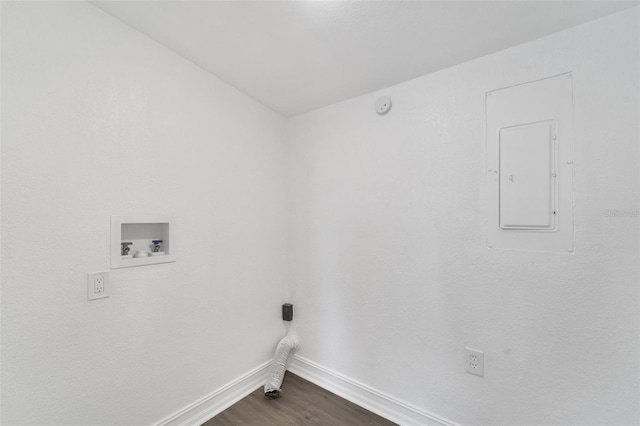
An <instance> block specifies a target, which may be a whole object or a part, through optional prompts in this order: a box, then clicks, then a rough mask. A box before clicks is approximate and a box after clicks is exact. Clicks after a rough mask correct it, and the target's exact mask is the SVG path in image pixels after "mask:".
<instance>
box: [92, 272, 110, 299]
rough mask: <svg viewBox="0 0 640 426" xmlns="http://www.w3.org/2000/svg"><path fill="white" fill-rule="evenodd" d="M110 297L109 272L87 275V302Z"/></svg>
mask: <svg viewBox="0 0 640 426" xmlns="http://www.w3.org/2000/svg"><path fill="white" fill-rule="evenodd" d="M105 297H109V272H93V273H89V274H87V300H95V299H102V298H105Z"/></svg>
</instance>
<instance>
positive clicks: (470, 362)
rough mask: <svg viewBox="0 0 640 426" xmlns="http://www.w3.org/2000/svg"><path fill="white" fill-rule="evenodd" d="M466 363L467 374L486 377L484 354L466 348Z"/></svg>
mask: <svg viewBox="0 0 640 426" xmlns="http://www.w3.org/2000/svg"><path fill="white" fill-rule="evenodd" d="M464 362H465V365H466V369H467V373H470V374H475V375H476V376H480V377H484V352H482V351H478V350H476V349H471V348H464Z"/></svg>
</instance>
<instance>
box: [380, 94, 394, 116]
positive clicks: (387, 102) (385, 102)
mask: <svg viewBox="0 0 640 426" xmlns="http://www.w3.org/2000/svg"><path fill="white" fill-rule="evenodd" d="M390 109H391V98H390V97H388V96H381V97H379V98H378V99H377V100H376V112H377V113H378V114H380V115H384V114H386V113H388V112H389V110H390Z"/></svg>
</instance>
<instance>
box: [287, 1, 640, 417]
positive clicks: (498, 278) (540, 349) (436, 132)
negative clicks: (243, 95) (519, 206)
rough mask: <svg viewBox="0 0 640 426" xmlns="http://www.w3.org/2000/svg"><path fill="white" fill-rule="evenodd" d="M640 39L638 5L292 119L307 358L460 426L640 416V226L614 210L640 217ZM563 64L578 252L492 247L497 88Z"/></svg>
mask: <svg viewBox="0 0 640 426" xmlns="http://www.w3.org/2000/svg"><path fill="white" fill-rule="evenodd" d="M638 36H639V34H638V9H637V8H635V9H632V10H629V11H626V12H622V13H619V14H616V15H612V16H610V17H607V18H604V19H601V20H598V21H594V22H592V23H588V24H585V25H583V26H580V27H576V28H573V29H571V30H568V31H565V32H562V33H558V34H556V35H553V36H550V37H547V38H544V39H541V40H538V41H535V42H531V43H528V44H525V45H521V46H518V47H515V48H512V49H509V50H506V51H502V52H499V53H496V54H493V55H490V56H487V57H483V58H480V59H477V60H474V61H472V62H468V63H465V64H462V65H459V66H456V67H453V68H450V69H447V70H444V71H441V72H437V73H434V74H431V75H427V76H424V77H421V78H418V79H416V80H412V81H409V82H406V83H403V84H400V85H397V86H394V87H391V88H389V89H388V90H383V91H380V92H376V93H371V94H369V95H365V96H361V97H357V98H354V99H351V100H349V101H346V102H343V103H340V104H336V105H332V106H329V107H327V108H323V109H320V110H317V111H314V112H311V113H308V114H305V115H301V116H298V117H295V118H293V119H291V121H290V129H289V130H290V141H289V142H290V145H289V151H288V153H289V155H290V157H289V165H290V168H289V180H288V182H289V185H290V190H291V200H292V201H293V203H292V205H291V211H292V215H291V222H290V226H291V246H290V257H291V262H290V265H291V267H290V268H291V269H290V274H291V278H290V279H291V285H290V289H289V291H290V298H289V300H290V301H291V302H292V303H294V305H295V309H296V328H297V329H298V330H299V332H300V334H301V336H302V338H303V343H302V347H301V351H300V355H301V356H303V357H305V358H307V359H309V360H311V361H313V362H315V363H318V364H320V365H321V366H324V367H326V368H329V369H331V370H333V371H336V372H338V373H340V374H342V375H345V376H347V377H349V378H351V379H354V380H357V381H359V382H361V383H363V384H365V385H368V386H371V387H373V388H375V389H378V390H380V391H383V392H385V393H387V394H389V395H391V396H393V397H394V398H398V399H400V400H404V401H406V402H408V403H410V404H412V405H414V406H416V407H418V408H420V409H422V410H424V411H427V412H431V413H434V414H436V415H439V416H442V417H445V418H449V419H451V420H452V421H455V422H458V423H461V424H469V425H471V424H473V425H479V424H484V425H497V424H505V425H506V424H508V425H524V424H538V425H542V424H556V425H559V424H563V425H568V424H572V425H594V424H608V425H630V424H638V422H639V421H640V419H639V414H638V400H639V396H640V394H639V384H638V377H639V372H640V369H639V364H638V363H639V361H638V360H639V350H638V331H639V329H638V324H639V315H638V312H639V310H638V301H639V299H638V295H639V294H638V283H639V281H640V278H639V271H638V256H639V229H638V228H639V227H638V217H637V216H636V217H629V216H627V217H607V216H606V215H605V210H608V209H629V210H631V209H636V211H637V209H638V207H639V205H638V204H639V200H640V194H639V182H638V181H639V174H638V154H639V150H638V147H639V137H638V114H639V110H638V90H639V87H638V75H639V74H638V63H639V58H638ZM444 47H445V46H443V48H444ZM427 54H428V52H427ZM567 71H571V72H573V80H574V99H575V121H574V123H575V130H574V131H575V159H576V166H575V171H576V174H575V180H574V184H575V198H576V209H575V224H576V254H575V255H568V254H567V255H563V254H550V253H533V252H521V251H504V250H494V251H492V250H489V249H487V248H486V236H487V227H486V225H485V212H486V209H487V199H488V194H487V188H486V183H485V178H484V177H485V118H484V117H485V109H484V98H485V92H487V91H489V90H492V89H497V88H501V87H506V86H510V85H513V84H518V83H523V82H527V81H531V80H535V79H539V78H543V77H548V76H552V75H556V74H560V73H564V72H567ZM380 95H388V96H390V97H391V98H392V99H393V108H392V110H391V112H390V113H389V114H388V115H387V116H384V117H380V116H378V115H376V114H375V113H374V110H373V105H374V101H375V99H376V98H377V97H378V96H380ZM465 346H470V347H473V348H477V349H481V350H484V351H485V377H484V378H483V379H482V378H478V377H476V376H472V375H469V374H466V373H465V370H464V365H463V355H462V351H463V349H464V347H465Z"/></svg>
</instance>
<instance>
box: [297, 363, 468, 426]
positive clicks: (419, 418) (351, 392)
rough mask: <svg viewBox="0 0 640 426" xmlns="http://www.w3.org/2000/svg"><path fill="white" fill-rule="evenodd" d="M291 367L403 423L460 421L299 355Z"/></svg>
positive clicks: (435, 425)
mask: <svg viewBox="0 0 640 426" xmlns="http://www.w3.org/2000/svg"><path fill="white" fill-rule="evenodd" d="M289 371H291V372H292V373H293V374H296V375H298V376H300V377H302V378H303V379H306V380H308V381H310V382H312V383H315V384H316V385H318V386H320V387H322V388H325V389H326V390H328V391H330V392H332V393H335V394H336V395H338V396H341V397H342V398H344V399H346V400H348V401H351V402H353V403H354V404H356V405H359V406H361V407H362V408H365V409H367V410H369V411H371V412H372V413H376V414H377V415H379V416H382V417H384V418H385V419H388V420H390V421H392V422H394V423H397V424H399V425H407V426H408V425H411V426H413V425H430V426H432V425H433V426H456V423H453V422H451V421H449V420H446V419H443V418H441V417H438V416H436V415H433V414H431V413H427V412H425V411H422V410H420V409H418V408H416V407H413V406H412V405H410V404H408V403H406V402H403V401H400V400H398V399H395V398H393V397H391V396H389V395H386V394H384V393H382V392H380V391H377V390H375V389H373V388H371V387H369V386H367V385H364V384H362V383H359V382H357V381H355V380H353V379H350V378H348V377H345V376H343V375H342V374H339V373H336V372H335V371H332V370H330V369H328V368H326V367H323V366H321V365H319V364H316V363H315V362H313V361H310V360H308V359H306V358H303V357H301V356H298V355H294V356H293V358H292V359H291V362H290V364H289Z"/></svg>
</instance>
